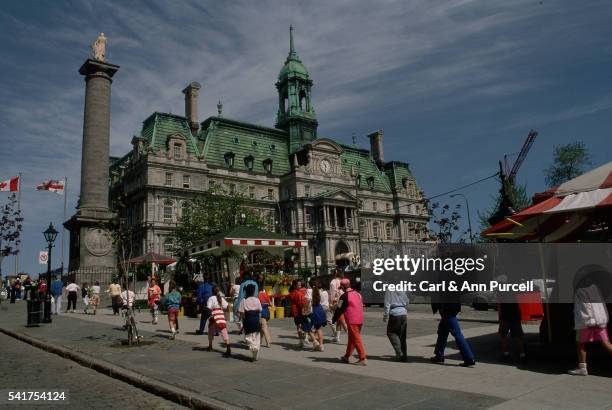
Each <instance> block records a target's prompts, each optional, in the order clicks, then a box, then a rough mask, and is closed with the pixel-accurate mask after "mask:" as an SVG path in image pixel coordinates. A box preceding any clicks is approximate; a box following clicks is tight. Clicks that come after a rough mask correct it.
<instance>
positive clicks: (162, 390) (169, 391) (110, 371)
mask: <svg viewBox="0 0 612 410" xmlns="http://www.w3.org/2000/svg"><path fill="white" fill-rule="evenodd" d="M0 332H2V333H4V334H6V335H7V336H10V337H12V338H14V339H17V340H20V341H22V342H25V343H28V344H29V345H32V346H34V347H37V348H39V349H42V350H45V351H47V352H49V353H53V354H56V355H58V356H61V357H63V358H65V359H69V360H72V361H73V362H76V363H78V364H80V365H81V366H83V367H87V368H90V369H92V370H95V371H97V372H98V373H102V374H104V375H106V376H109V377H112V378H114V379H117V380H121V381H123V382H126V383H128V384H131V385H132V386H135V387H138V388H139V389H142V390H145V391H146V392H148V393H151V394H154V395H156V396H160V397H163V398H165V399H167V400H170V401H173V402H174V403H177V404H180V405H181V406H186V407H189V408H192V409H210V410H226V409H228V410H230V409H231V410H233V409H239V408H241V407H236V406H232V405H230V404H228V403H224V402H222V401H219V400H215V399H213V398H210V397H205V396H202V395H199V394H197V393H194V392H191V391H189V390H185V389H182V388H180V387H176V386H172V385H170V384H166V383H163V382H160V381H158V380H155V379H153V378H150V377H148V376H144V375H142V374H140V373H136V372H134V371H131V370H127V369H124V368H122V367H118V366H116V365H113V364H111V363H108V362H106V361H104V360H100V359H96V358H94V357H91V356H89V355H86V354H84V353H79V352H75V351H73V350H70V349H68V348H65V347H63V346H58V345H55V344H52V343H48V342H45V341H42V340H39V339H36V338H34V337H31V336H28V335H26V334H23V333H19V332H15V331H13V330H9V329H5V328H1V327H0Z"/></svg>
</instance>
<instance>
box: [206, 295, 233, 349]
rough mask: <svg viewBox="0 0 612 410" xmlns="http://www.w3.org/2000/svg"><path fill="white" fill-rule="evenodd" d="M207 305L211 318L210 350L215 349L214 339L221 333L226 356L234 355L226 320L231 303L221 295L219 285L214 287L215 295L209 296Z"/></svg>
mask: <svg viewBox="0 0 612 410" xmlns="http://www.w3.org/2000/svg"><path fill="white" fill-rule="evenodd" d="M206 307H207V308H208V309H209V310H210V318H209V319H208V351H209V352H212V350H213V339H214V338H215V334H218V333H220V334H221V337H222V338H223V341H224V342H225V353H223V356H224V357H230V356H231V355H232V349H231V347H230V339H229V334H228V332H227V322H226V321H225V313H224V312H225V311H226V310H229V303H227V300H225V298H224V297H223V296H222V295H221V289H220V288H219V287H218V286H215V287H214V288H213V295H212V296H211V297H210V298H208V301H207V302H206Z"/></svg>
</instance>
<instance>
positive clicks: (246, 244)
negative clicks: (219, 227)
mask: <svg viewBox="0 0 612 410" xmlns="http://www.w3.org/2000/svg"><path fill="white" fill-rule="evenodd" d="M232 247H238V248H268V249H269V248H278V249H279V250H284V249H286V248H301V247H308V240H302V239H298V238H294V237H290V236H286V235H281V234H279V233H276V232H269V231H264V230H263V229H259V228H256V227H253V226H235V227H233V228H231V229H229V230H228V231H225V232H222V233H220V234H218V235H215V236H213V237H211V238H209V239H206V240H204V241H202V242H201V243H198V244H196V245H194V246H190V247H189V248H186V249H184V250H183V253H184V254H186V256H190V257H193V256H199V255H204V254H214V255H218V254H220V253H221V252H223V251H224V250H227V249H231V248H232Z"/></svg>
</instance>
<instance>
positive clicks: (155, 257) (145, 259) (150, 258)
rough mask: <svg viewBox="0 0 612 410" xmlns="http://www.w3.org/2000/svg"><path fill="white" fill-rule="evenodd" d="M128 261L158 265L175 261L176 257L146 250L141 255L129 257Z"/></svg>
mask: <svg viewBox="0 0 612 410" xmlns="http://www.w3.org/2000/svg"><path fill="white" fill-rule="evenodd" d="M129 262H130V263H133V264H139V263H155V264H158V265H170V264H171V263H174V262H176V259H174V258H171V257H169V256H164V255H160V254H158V253H155V252H148V253H145V254H144V255H142V256H137V257H135V258H132V259H130V261H129Z"/></svg>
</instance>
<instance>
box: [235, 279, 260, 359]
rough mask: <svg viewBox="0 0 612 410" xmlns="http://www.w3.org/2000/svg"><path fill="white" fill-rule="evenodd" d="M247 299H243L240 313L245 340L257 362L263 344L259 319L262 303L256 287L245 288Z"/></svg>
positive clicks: (239, 309) (248, 286)
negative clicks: (257, 295)
mask: <svg viewBox="0 0 612 410" xmlns="http://www.w3.org/2000/svg"><path fill="white" fill-rule="evenodd" d="M245 293H246V298H245V299H242V301H241V302H240V306H239V308H238V312H239V313H240V316H241V317H242V326H243V329H244V333H245V340H246V342H247V344H248V346H249V350H251V353H252V354H253V357H252V359H251V360H252V361H253V362H254V361H256V360H257V355H258V354H259V347H260V343H261V339H260V337H261V336H260V331H261V324H260V323H259V318H260V314H261V303H260V302H259V299H258V298H257V297H256V296H255V285H252V284H249V285H247V286H246V288H245Z"/></svg>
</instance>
